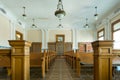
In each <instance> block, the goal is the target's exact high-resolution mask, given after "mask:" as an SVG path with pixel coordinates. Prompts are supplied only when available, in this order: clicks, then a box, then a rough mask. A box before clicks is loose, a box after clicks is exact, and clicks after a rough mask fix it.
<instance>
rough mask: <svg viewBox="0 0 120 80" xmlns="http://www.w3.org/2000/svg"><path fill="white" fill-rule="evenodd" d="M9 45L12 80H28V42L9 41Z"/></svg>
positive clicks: (29, 44)
mask: <svg viewBox="0 0 120 80" xmlns="http://www.w3.org/2000/svg"><path fill="white" fill-rule="evenodd" d="M9 44H10V45H11V47H12V48H11V72H12V78H11V79H12V80H30V58H29V55H30V52H29V48H30V46H31V43H30V42H27V41H25V40H9Z"/></svg>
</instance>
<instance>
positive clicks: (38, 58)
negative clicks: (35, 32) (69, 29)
mask: <svg viewBox="0 0 120 80" xmlns="http://www.w3.org/2000/svg"><path fill="white" fill-rule="evenodd" d="M9 42H10V45H11V46H12V47H11V48H10V49H0V67H6V68H7V70H8V75H9V76H10V75H11V80H30V67H40V68H41V70H42V73H41V74H42V77H43V78H44V77H45V73H46V72H47V71H48V69H49V68H50V65H51V64H52V63H53V62H54V60H55V57H56V52H55V51H49V50H47V51H46V50H44V52H39V53H34V52H32V53H30V52H29V47H30V45H31V43H30V42H27V41H24V40H22V41H21V40H20V41H19V40H17V41H16V40H11V41H9Z"/></svg>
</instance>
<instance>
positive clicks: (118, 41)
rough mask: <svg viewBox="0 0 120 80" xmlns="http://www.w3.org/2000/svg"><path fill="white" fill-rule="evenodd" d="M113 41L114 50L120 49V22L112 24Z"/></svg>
mask: <svg viewBox="0 0 120 80" xmlns="http://www.w3.org/2000/svg"><path fill="white" fill-rule="evenodd" d="M112 39H113V40H114V43H113V48H114V49H120V20H117V21H115V22H113V23H112Z"/></svg>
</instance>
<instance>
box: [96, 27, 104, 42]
mask: <svg viewBox="0 0 120 80" xmlns="http://www.w3.org/2000/svg"><path fill="white" fill-rule="evenodd" d="M102 31H103V35H102V36H99V33H100V32H102ZM101 37H103V40H105V29H104V28H102V29H100V30H99V31H97V39H98V40H99V38H101Z"/></svg>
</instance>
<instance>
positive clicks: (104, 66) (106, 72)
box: [92, 40, 113, 80]
mask: <svg viewBox="0 0 120 80" xmlns="http://www.w3.org/2000/svg"><path fill="white" fill-rule="evenodd" d="M92 46H93V49H94V80H112V46H113V41H112V40H106V41H95V42H93V43H92Z"/></svg>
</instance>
